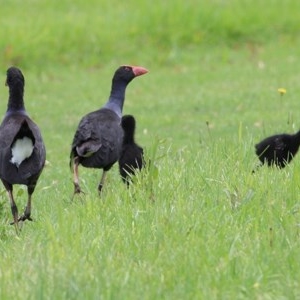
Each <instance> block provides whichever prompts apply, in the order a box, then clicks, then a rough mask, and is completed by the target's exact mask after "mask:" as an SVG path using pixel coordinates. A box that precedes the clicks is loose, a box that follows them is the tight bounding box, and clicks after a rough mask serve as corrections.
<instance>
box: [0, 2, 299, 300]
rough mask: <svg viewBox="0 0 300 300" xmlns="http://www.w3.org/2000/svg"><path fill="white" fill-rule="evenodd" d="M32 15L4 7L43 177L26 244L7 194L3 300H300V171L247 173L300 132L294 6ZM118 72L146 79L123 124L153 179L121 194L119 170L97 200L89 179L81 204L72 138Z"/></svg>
mask: <svg viewBox="0 0 300 300" xmlns="http://www.w3.org/2000/svg"><path fill="white" fill-rule="evenodd" d="M23 2H24V1H23ZM23 2H21V1H18V0H13V1H9V2H5V3H2V5H1V14H2V15H3V16H4V17H3V18H1V20H0V25H1V30H0V52H1V54H2V55H0V68H1V69H2V72H1V74H2V82H3V83H4V81H5V71H6V69H7V68H8V66H10V65H11V64H16V65H18V66H19V67H21V68H22V70H23V72H24V75H25V79H26V87H25V103H26V108H27V110H28V112H29V114H30V115H31V116H32V118H33V119H34V120H35V121H36V122H37V123H38V124H39V126H40V128H41V130H42V133H43V136H44V139H45V143H46V147H47V160H48V161H49V164H48V165H47V167H46V168H45V169H44V172H43V174H42V176H41V178H40V180H39V183H38V185H37V188H36V191H35V193H34V195H33V209H32V217H33V219H34V222H26V223H25V224H24V226H23V230H22V232H21V234H20V235H19V236H16V234H15V231H14V228H13V227H12V226H9V225H8V224H9V222H10V221H11V219H12V216H11V212H10V207H9V202H8V199H7V197H6V194H5V192H4V190H3V187H2V188H1V193H0V208H1V209H0V217H1V218H0V253H1V255H0V298H1V299H11V298H14V299H206V298H207V299H298V298H299V297H300V292H299V290H300V284H299V277H300V271H299V270H300V263H299V247H300V240H299V239H300V232H299V230H300V229H299V218H300V202H299V200H300V199H299V190H300V161H299V160H298V157H296V158H295V159H294V161H293V162H292V163H291V164H290V165H289V166H287V167H286V169H284V170H281V171H279V170H277V169H271V168H270V169H268V168H261V169H260V170H259V172H256V173H255V174H252V173H251V171H252V169H253V168H255V166H256V164H257V161H258V160H257V157H256V156H255V154H254V144H255V143H256V142H258V141H259V140H260V139H262V138H264V137H266V136H267V135H271V134H275V133H281V132H291V133H292V132H295V131H296V130H298V128H299V127H300V122H299V121H298V120H299V118H300V111H299V109H298V108H299V97H298V95H299V94H300V87H299V82H300V75H299V72H298V70H299V69H300V60H299V54H298V52H299V51H298V49H299V46H300V39H299V19H300V9H299V8H300V7H299V6H300V4H299V3H298V1H296V0H295V1H292V0H290V1H288V0H286V1H283V2H282V1H279V0H278V1H275V0H274V1H271V0H270V1H265V2H263V1H246V0H245V1H237V0H231V1H202V2H201V3H197V1H188V2H185V4H182V3H181V2H182V1H173V2H172V5H169V4H162V3H161V4H159V3H158V4H156V5H154V4H153V3H152V2H147V1H142V2H139V4H138V5H137V2H136V1H126V2H124V3H119V1H113V2H112V1H111V2H109V4H108V3H105V2H104V1H100V2H99V1H90V2H86V1H80V0H76V1H60V2H59V1H51V2H50V1H29V2H27V4H24V3H23ZM124 63H126V64H136V65H142V66H144V67H146V68H148V69H149V70H150V72H149V73H148V74H146V75H145V76H142V77H139V78H137V79H135V80H134V81H133V82H132V83H130V85H129V87H128V89H127V93H126V102H125V105H124V113H126V114H127V113H130V114H133V115H134V116H135V117H136V119H137V133H136V139H137V141H138V143H139V144H141V145H143V146H144V147H145V150H146V153H147V156H149V157H150V158H151V161H152V162H153V163H152V165H151V169H150V170H144V171H143V172H142V173H141V174H138V176H137V178H136V183H135V184H134V185H133V186H131V187H130V188H129V189H126V187H125V185H124V184H123V183H122V181H121V179H120V177H119V175H118V170H117V166H114V167H113V169H112V170H111V171H110V172H109V175H108V177H107V182H106V185H105V187H104V190H103V195H102V196H101V198H99V197H98V196H97V190H96V187H97V184H98V182H99V179H100V175H101V172H99V171H97V170H87V169H84V168H80V175H81V182H82V187H83V189H84V191H85V193H86V195H85V196H83V197H81V198H80V197H78V198H76V199H75V200H74V201H73V202H72V201H71V195H72V192H73V184H72V174H71V172H70V170H69V167H68V163H69V150H70V144H71V141H72V138H73V134H74V131H75V128H76V126H77V124H78V122H79V120H80V118H81V116H82V115H84V114H85V113H87V112H90V111H92V110H95V109H97V108H98V107H100V106H101V105H102V104H103V103H104V102H105V101H106V99H107V97H108V93H109V91H110V83H111V77H112V75H113V72H114V70H115V69H116V68H117V67H118V66H119V65H120V64H124ZM0 81H1V79H0ZM280 87H284V88H286V89H287V93H286V94H285V95H284V96H283V97H280V95H279V94H278V92H277V89H278V88H280ZM6 105H7V88H6V87H5V86H4V84H3V85H0V111H2V112H3V114H4V112H5V109H6ZM15 194H16V195H18V196H17V204H18V207H19V210H21V209H23V207H24V206H25V203H26V192H25V190H24V189H23V188H22V187H15Z"/></svg>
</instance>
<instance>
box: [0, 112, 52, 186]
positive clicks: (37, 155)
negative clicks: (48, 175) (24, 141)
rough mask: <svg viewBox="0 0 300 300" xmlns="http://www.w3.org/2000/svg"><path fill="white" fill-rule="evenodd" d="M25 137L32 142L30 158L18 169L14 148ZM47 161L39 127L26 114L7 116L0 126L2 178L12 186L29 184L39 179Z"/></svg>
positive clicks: (0, 170)
mask: <svg viewBox="0 0 300 300" xmlns="http://www.w3.org/2000/svg"><path fill="white" fill-rule="evenodd" d="M24 136H27V137H29V138H30V139H31V140H32V144H33V151H32V154H31V155H30V157H28V158H27V159H25V160H24V161H22V163H21V164H20V165H19V166H18V167H17V166H16V165H15V164H14V163H13V162H12V161H11V159H12V146H13V144H14V142H15V141H16V140H17V139H21V138H23V137H24ZM45 160H46V150H45V145H44V142H43V139H42V136H41V132H40V130H39V128H38V126H37V125H36V124H35V123H34V122H33V121H32V120H31V119H30V118H29V117H28V116H27V115H24V114H10V115H8V116H6V117H5V118H4V120H3V122H2V124H1V126H0V178H2V179H4V180H6V181H7V182H9V183H11V184H28V183H29V182H30V180H31V178H34V177H36V176H37V177H38V176H39V174H40V173H41V171H42V169H43V167H44V164H45Z"/></svg>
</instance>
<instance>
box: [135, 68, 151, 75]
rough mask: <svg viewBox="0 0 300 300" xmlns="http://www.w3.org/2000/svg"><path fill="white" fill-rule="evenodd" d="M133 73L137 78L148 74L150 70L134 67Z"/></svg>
mask: <svg viewBox="0 0 300 300" xmlns="http://www.w3.org/2000/svg"><path fill="white" fill-rule="evenodd" d="M132 71H133V73H134V75H135V76H140V75H143V74H146V73H148V70H147V69H146V68H143V67H137V66H132Z"/></svg>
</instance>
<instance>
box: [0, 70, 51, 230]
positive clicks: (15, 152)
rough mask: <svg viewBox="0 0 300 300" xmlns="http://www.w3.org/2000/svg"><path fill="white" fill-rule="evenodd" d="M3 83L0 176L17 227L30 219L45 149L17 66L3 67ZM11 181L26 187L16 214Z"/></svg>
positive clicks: (0, 127)
mask: <svg viewBox="0 0 300 300" xmlns="http://www.w3.org/2000/svg"><path fill="white" fill-rule="evenodd" d="M6 85H7V86H8V87H9V99H8V106H7V111H6V114H5V116H4V119H3V121H2V124H1V125H0V178H1V181H2V183H3V185H4V187H5V189H6V190H7V192H8V196H9V200H10V205H11V211H12V215H13V218H14V221H13V223H12V224H15V225H16V228H18V222H19V221H25V220H30V221H32V219H31V217H30V214H31V196H32V194H33V192H34V189H35V186H36V183H37V181H38V178H39V176H40V174H41V172H42V170H43V167H44V165H45V159H46V150H45V145H44V142H43V139H42V136H41V132H40V130H39V128H38V126H37V125H36V124H35V123H34V122H33V121H32V120H31V119H30V118H29V116H28V114H27V112H26V110H25V106H24V100H23V95H24V85H25V80H24V76H23V74H22V72H21V71H20V70H19V69H18V68H16V67H11V68H9V69H8V70H7V78H6ZM14 184H24V185H26V186H27V192H28V201H27V206H26V208H25V211H24V214H23V215H22V216H20V217H19V216H18V208H17V205H16V203H15V200H14V197H13V185H14Z"/></svg>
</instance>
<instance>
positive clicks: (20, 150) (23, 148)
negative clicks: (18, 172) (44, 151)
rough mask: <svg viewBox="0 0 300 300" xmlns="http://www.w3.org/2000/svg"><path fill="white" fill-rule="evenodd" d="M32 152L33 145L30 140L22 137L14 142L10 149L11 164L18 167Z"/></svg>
mask: <svg viewBox="0 0 300 300" xmlns="http://www.w3.org/2000/svg"><path fill="white" fill-rule="evenodd" d="M32 151H33V143H32V140H31V139H30V138H28V137H27V136H24V137H23V138H22V139H18V140H16V141H15V142H14V144H13V145H12V147H11V154H12V157H11V160H10V162H11V163H12V164H15V165H16V166H17V167H19V166H20V164H21V163H22V161H23V160H25V159H26V158H28V157H30V155H31V154H32Z"/></svg>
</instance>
